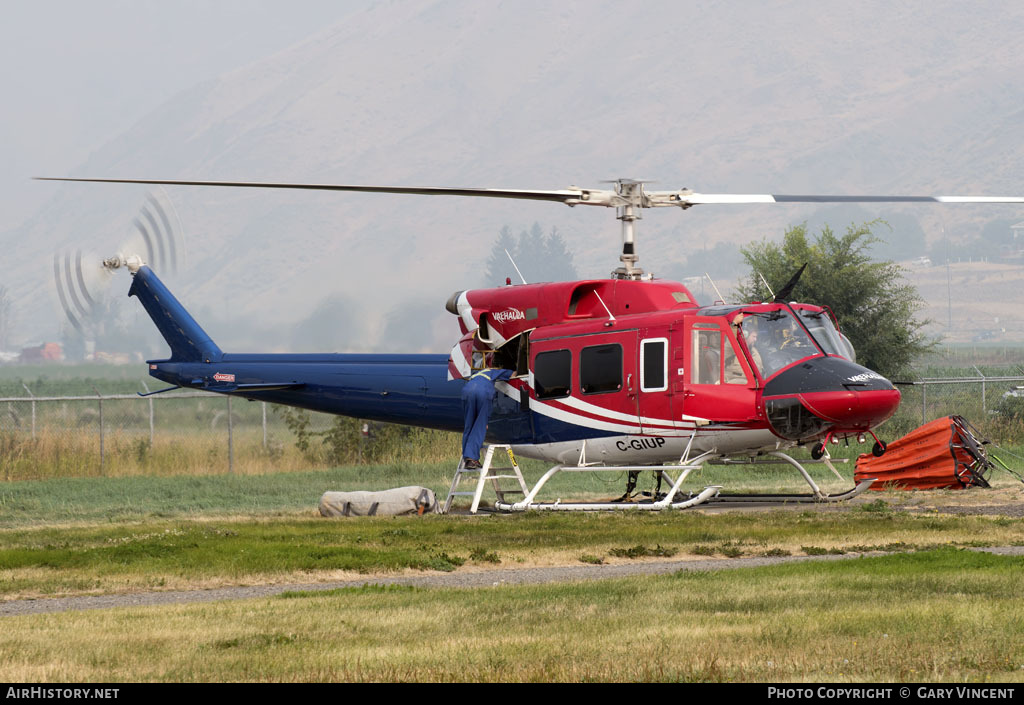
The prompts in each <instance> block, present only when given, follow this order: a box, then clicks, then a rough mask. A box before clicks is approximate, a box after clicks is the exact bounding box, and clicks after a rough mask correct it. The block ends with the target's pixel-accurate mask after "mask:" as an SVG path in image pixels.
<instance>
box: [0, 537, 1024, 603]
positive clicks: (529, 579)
mask: <svg viewBox="0 0 1024 705" xmlns="http://www.w3.org/2000/svg"><path fill="white" fill-rule="evenodd" d="M971 550H978V551H984V552H987V553H994V554H998V555H1013V556H1020V555H1024V546H1006V547H999V548H980V549H971ZM864 555H873V556H874V555H886V554H882V553H872V554H860V553H849V554H844V555H840V556H780V557H771V558H768V557H761V558H722V559H709V560H695V561H693V560H689V561H657V562H643V563H626V564H618V565H569V566H550V567H544V568H499V569H494V570H484V571H474V572H469V571H466V572H459V571H455V572H452V573H441V574H429V575H413V576H401V577H388V576H367V577H365V578H359V579H356V580H342V581H334V582H328V583H311V584H298V583H297V584H287V585H253V586H249V587H228V588H215V589H210V590H167V591H160V592H136V593H126V594H117V595H86V596H82V597H53V598H40V599H37V600H14V601H11V602H4V603H0V617H11V616H17V615H28V614H45V613H50V612H67V611H73V610H95V609H109V608H114V607H148V606H151V605H173V604H191V603H196V602H216V601H218V600H244V599H249V598H258V597H273V596H274V595H279V594H281V593H282V592H287V591H296V590H308V591H321V590H333V589H336V588H344V587H361V586H363V585H415V586H418V587H446V588H478V587H494V586H501V585H536V584H540V583H552V582H572V581H580V580H606V579H609V578H622V577H627V576H631V575H664V574H666V573H675V572H678V571H681V570H682V571H701V570H727V569H732V568H750V567H759V566H766V565H779V564H782V563H799V562H804V561H835V560H850V559H852V558H860V557H862V556H864Z"/></svg>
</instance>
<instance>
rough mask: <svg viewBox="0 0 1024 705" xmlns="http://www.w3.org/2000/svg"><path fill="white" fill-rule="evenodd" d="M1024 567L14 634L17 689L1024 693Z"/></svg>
mask: <svg viewBox="0 0 1024 705" xmlns="http://www.w3.org/2000/svg"><path fill="white" fill-rule="evenodd" d="M1022 569H1024V559H1022V558H1012V557H1003V556H992V555H985V554H977V553H972V552H965V551H957V550H950V549H944V550H938V551H930V552H927V553H920V554H913V555H903V554H901V555H895V556H886V557H880V558H865V559H857V560H847V561H838V562H815V563H813V564H810V563H805V564H789V565H781V566H776V567H770V568H759V569H740V570H730V571H720V572H718V571H715V572H696V573H694V572H680V573H677V574H674V575H668V576H660V577H642V578H631V579H620V580H609V581H600V582H594V583H571V584H550V585H535V586H498V587H494V588H489V589H486V590H457V589H415V588H380V587H366V588H351V589H342V590H332V591H330V592H325V593H315V592H314V593H311V592H298V593H297V592H292V593H288V594H285V595H281V596H279V597H277V598H270V599H261V600H245V601H229V602H220V603H206V604H192V605H175V606H166V607H147V608H125V609H113V610H92V611H82V612H67V613H57V614H46V615H34V616H25V617H7V618H4V622H3V623H4V629H3V631H2V632H0V675H2V677H3V678H4V679H5V680H8V681H13V682H38V681H48V682H62V681H64V682H68V681H70V682H86V681H103V682H112V681H172V682H173V681H221V682H223V681H273V682H281V681H329V682H342V681H344V682H349V681H362V682H366V681H375V682H379V681H471V682H507V681H572V682H582V681H678V682H688V681H746V682H765V681H767V682H883V681H884V682H888V681H900V682H915V681H919V682H937V681H940V682H954V681H955V682H979V681H997V682H1021V681H1022V680H1024V647H1022V644H1021V640H1020V634H1021V631H1022V629H1024V607H1022V605H1021V602H1020V595H1019V593H1020V581H1019V576H1020V574H1021V570H1022Z"/></svg>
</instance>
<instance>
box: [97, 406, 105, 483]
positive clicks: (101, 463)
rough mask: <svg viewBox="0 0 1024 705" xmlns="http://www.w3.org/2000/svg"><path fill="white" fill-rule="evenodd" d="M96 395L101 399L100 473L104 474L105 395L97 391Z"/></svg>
mask: <svg viewBox="0 0 1024 705" xmlns="http://www.w3.org/2000/svg"><path fill="white" fill-rule="evenodd" d="M96 397H97V398H98V399H99V401H98V402H97V406H99V410H100V475H101V476H102V475H103V474H104V473H103V460H104V458H103V397H102V396H100V393H99V392H96Z"/></svg>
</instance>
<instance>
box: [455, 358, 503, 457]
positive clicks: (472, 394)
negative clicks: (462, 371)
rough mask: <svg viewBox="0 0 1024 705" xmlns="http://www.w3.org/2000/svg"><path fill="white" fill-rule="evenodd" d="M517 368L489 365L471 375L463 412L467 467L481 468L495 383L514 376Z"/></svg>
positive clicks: (466, 388)
mask: <svg viewBox="0 0 1024 705" xmlns="http://www.w3.org/2000/svg"><path fill="white" fill-rule="evenodd" d="M512 374H513V370H504V369H500V368H493V367H485V368H484V369H482V370H480V371H479V372H477V373H475V374H474V375H472V376H471V377H470V378H469V381H468V382H466V384H465V386H463V387H462V412H463V414H464V415H465V423H464V425H463V432H462V462H463V467H464V468H466V469H467V470H479V469H480V467H481V465H480V460H479V458H480V446H482V445H483V443H484V436H485V435H487V419H488V418H490V416H491V403H492V402H493V401H494V394H495V391H494V383H495V382H501V381H504V380H507V379H509V378H511V377H512Z"/></svg>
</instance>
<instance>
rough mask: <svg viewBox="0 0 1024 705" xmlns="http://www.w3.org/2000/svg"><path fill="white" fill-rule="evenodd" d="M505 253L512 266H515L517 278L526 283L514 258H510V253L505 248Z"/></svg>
mask: <svg viewBox="0 0 1024 705" xmlns="http://www.w3.org/2000/svg"><path fill="white" fill-rule="evenodd" d="M505 254H506V255H507V256H508V261H509V262H511V263H512V266H513V267H515V268H516V274H518V275H519V278H520V279H522V280H523V284H525V283H526V277H524V276H523V273H522V272H520V271H519V267H516V261H515V260H514V259H512V255H511V254H510V253H509V251H508V250H505Z"/></svg>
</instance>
